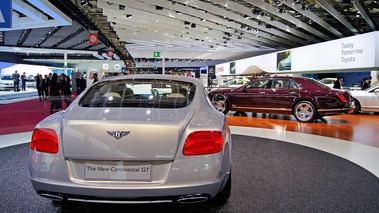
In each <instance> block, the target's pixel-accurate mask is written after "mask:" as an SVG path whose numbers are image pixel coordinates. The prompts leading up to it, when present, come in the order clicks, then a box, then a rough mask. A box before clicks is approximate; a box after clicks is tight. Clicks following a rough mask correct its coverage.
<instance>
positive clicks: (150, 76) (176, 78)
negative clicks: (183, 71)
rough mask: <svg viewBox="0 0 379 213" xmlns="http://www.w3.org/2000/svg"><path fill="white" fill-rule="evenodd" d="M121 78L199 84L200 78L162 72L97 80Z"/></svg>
mask: <svg viewBox="0 0 379 213" xmlns="http://www.w3.org/2000/svg"><path fill="white" fill-rule="evenodd" d="M123 79H157V80H174V81H184V82H190V83H194V84H200V83H201V82H200V80H199V79H197V78H193V77H187V76H180V75H162V74H137V75H122V76H110V77H106V78H103V79H101V80H99V82H106V81H114V80H123Z"/></svg>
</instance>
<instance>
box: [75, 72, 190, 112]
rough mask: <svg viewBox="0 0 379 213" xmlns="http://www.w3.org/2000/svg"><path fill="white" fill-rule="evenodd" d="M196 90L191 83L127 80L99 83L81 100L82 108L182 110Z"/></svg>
mask: <svg viewBox="0 0 379 213" xmlns="http://www.w3.org/2000/svg"><path fill="white" fill-rule="evenodd" d="M195 91H196V87H195V85H194V84H192V83H189V82H181V81H170V80H157V79H138V80H136V79H126V80H125V79H123V80H114V81H105V82H99V83H97V84H96V85H94V86H92V87H91V88H90V89H89V90H88V91H87V92H86V94H85V95H84V96H83V97H82V98H81V99H80V100H79V105H80V106H82V107H134V108H182V107H186V106H188V105H189V104H190V103H191V102H192V100H193V97H194V95H195Z"/></svg>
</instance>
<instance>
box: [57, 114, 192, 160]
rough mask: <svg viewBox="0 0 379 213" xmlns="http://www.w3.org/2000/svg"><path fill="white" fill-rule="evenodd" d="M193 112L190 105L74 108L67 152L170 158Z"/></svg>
mask: <svg viewBox="0 0 379 213" xmlns="http://www.w3.org/2000/svg"><path fill="white" fill-rule="evenodd" d="M193 114H194V112H193V111H192V110H191V108H190V107H186V108H180V109H169V110H168V109H141V108H136V109H123V108H114V109H112V108H93V109H87V110H86V112H85V113H84V112H83V111H80V110H76V111H75V110H73V111H71V112H69V113H68V115H67V116H66V118H65V119H64V120H63V122H65V125H64V126H65V128H64V129H63V130H62V138H61V140H62V147H63V152H64V155H65V157H66V158H76V159H102V160H170V159H173V158H174V156H175V154H176V152H177V149H178V146H179V143H180V140H181V137H182V134H183V132H184V130H185V128H186V126H187V124H188V122H189V121H190V119H191V118H192V116H193Z"/></svg>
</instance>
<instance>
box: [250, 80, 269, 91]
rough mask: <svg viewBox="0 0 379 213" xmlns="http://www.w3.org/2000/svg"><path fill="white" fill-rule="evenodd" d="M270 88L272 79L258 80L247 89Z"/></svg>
mask: <svg viewBox="0 0 379 213" xmlns="http://www.w3.org/2000/svg"><path fill="white" fill-rule="evenodd" d="M267 88H270V79H258V80H254V81H253V82H250V83H249V84H248V85H247V86H246V89H267Z"/></svg>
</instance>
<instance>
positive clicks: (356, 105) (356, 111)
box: [354, 99, 361, 113]
mask: <svg viewBox="0 0 379 213" xmlns="http://www.w3.org/2000/svg"><path fill="white" fill-rule="evenodd" d="M354 104H355V109H354V113H359V112H360V111H361V104H360V103H359V101H358V100H357V99H354Z"/></svg>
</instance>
